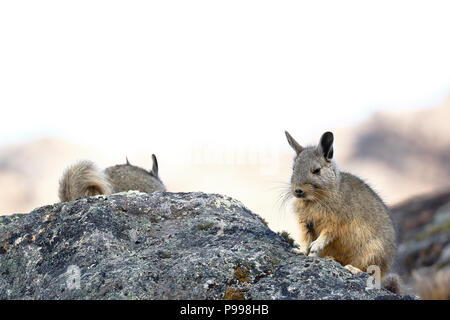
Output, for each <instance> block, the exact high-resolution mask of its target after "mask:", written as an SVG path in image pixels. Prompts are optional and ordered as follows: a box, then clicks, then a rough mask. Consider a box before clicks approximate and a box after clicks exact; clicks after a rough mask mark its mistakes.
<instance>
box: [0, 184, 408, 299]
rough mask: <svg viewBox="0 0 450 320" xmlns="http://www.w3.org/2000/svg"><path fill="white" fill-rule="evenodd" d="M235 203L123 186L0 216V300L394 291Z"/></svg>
mask: <svg viewBox="0 0 450 320" xmlns="http://www.w3.org/2000/svg"><path fill="white" fill-rule="evenodd" d="M291 249H292V247H291V246H290V244H289V243H288V242H287V241H286V240H284V239H283V238H282V237H280V236H279V235H277V234H276V233H274V232H272V231H271V230H270V229H269V228H268V227H267V226H266V225H265V224H264V222H263V220H262V219H261V218H260V217H258V216H257V215H255V214H254V213H252V212H250V211H249V210H248V209H247V208H245V206H243V205H242V204H241V203H240V202H238V201H236V200H234V199H231V198H228V197H225V196H221V195H215V194H204V193H167V192H156V193H153V194H143V193H137V192H128V193H121V194H115V195H110V196H96V197H87V198H82V199H79V200H77V201H72V202H67V203H58V204H55V205H52V206H45V207H42V208H38V209H36V210H34V211H32V212H31V213H30V214H26V215H13V216H8V217H0V299H400V298H409V297H400V296H396V295H394V294H392V293H390V292H388V291H386V290H384V289H381V290H377V289H370V290H368V289H366V283H367V278H368V275H367V274H360V275H358V276H353V275H352V274H350V273H349V272H348V271H347V270H346V269H344V268H343V267H342V266H341V265H339V264H338V263H337V262H332V261H328V260H324V259H321V258H311V257H306V256H304V255H297V254H294V253H292V252H291V251H290V250H291Z"/></svg>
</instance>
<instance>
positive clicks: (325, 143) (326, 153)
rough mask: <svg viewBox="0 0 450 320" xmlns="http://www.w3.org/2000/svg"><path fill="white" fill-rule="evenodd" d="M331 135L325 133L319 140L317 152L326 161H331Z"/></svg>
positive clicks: (332, 139)
mask: <svg viewBox="0 0 450 320" xmlns="http://www.w3.org/2000/svg"><path fill="white" fill-rule="evenodd" d="M333 141H334V137H333V134H332V133H331V132H329V131H327V132H325V133H324V134H323V135H322V137H321V138H320V142H319V146H318V150H319V152H320V153H321V154H322V155H323V157H324V158H325V160H326V161H330V160H331V159H333Z"/></svg>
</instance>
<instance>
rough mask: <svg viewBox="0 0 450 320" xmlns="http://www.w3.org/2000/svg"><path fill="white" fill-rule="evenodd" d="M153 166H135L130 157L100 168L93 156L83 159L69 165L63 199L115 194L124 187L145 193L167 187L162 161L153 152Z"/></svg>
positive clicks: (61, 184) (61, 190) (61, 183)
mask: <svg viewBox="0 0 450 320" xmlns="http://www.w3.org/2000/svg"><path fill="white" fill-rule="evenodd" d="M152 159H153V167H152V170H150V171H147V170H145V169H143V168H140V167H137V166H133V165H131V164H130V163H129V161H128V159H127V162H126V164H119V165H115V166H112V167H109V168H106V169H105V170H103V171H102V170H100V169H99V168H97V166H96V165H95V164H94V163H93V162H92V161H89V160H83V161H80V162H78V163H76V164H74V165H72V166H70V167H68V168H67V169H66V170H65V171H64V173H63V175H62V177H61V179H60V181H59V192H58V195H59V199H60V201H61V202H66V201H72V200H75V199H77V198H80V197H83V196H94V195H99V194H105V195H107V194H112V193H117V192H122V191H129V190H138V191H141V192H145V193H152V192H154V191H165V190H166V188H165V186H164V184H163V183H162V181H161V179H160V178H159V175H158V161H157V159H156V156H155V155H154V154H153V155H152Z"/></svg>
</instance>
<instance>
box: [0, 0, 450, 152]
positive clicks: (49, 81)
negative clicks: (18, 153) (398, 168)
mask: <svg viewBox="0 0 450 320" xmlns="http://www.w3.org/2000/svg"><path fill="white" fill-rule="evenodd" d="M449 15H450V2H449V1H429V0H427V1H420V2H417V1H370V2H366V1H305V2H301V1H262V0H258V1H244V0H239V1H230V0H228V1H211V0H207V1H167V0H164V1H111V0H108V1H94V0H88V1H80V0H78V1H62V0H57V1H19V0H15V1H2V2H0V46H1V47H0V108H1V111H2V112H1V122H0V145H4V144H7V143H10V142H15V141H23V140H26V139H30V138H34V137H41V136H46V135H52V136H58V137H61V138H65V139H71V140H72V141H76V142H79V143H88V142H90V143H91V144H94V145H99V146H103V147H105V148H113V147H118V146H120V147H121V148H135V147H136V148H137V146H138V145H142V144H146V145H151V146H152V148H153V149H157V150H161V149H163V148H166V149H176V148H179V147H180V146H185V145H187V144H196V143H219V144H227V145H251V144H253V145H255V144H257V145H261V144H263V145H264V144H267V145H272V146H278V145H283V146H285V147H286V150H287V148H288V147H287V145H286V143H285V140H284V136H283V131H284V130H285V129H288V130H290V131H291V132H293V133H294V134H295V136H303V137H308V139H310V137H311V136H315V135H317V134H318V133H319V132H322V131H324V130H327V129H329V128H332V127H341V126H345V125H348V124H352V123H356V122H358V121H360V120H361V119H364V118H365V117H367V116H368V115H370V114H371V113H372V112H373V111H374V110H377V109H379V108H385V109H389V108H392V109H406V108H420V107H428V106H433V105H435V104H437V103H439V102H440V101H441V100H442V99H444V98H445V97H447V96H448V95H449V93H450V59H449V57H450V41H449V38H450V35H449V33H450V19H449ZM94 137H95V139H94Z"/></svg>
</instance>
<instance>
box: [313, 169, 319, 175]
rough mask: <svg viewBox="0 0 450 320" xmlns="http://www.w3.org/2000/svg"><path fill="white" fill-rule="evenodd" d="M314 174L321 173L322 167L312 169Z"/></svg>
mask: <svg viewBox="0 0 450 320" xmlns="http://www.w3.org/2000/svg"><path fill="white" fill-rule="evenodd" d="M312 173H313V174H320V168H317V169H314V170H313V171H312Z"/></svg>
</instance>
